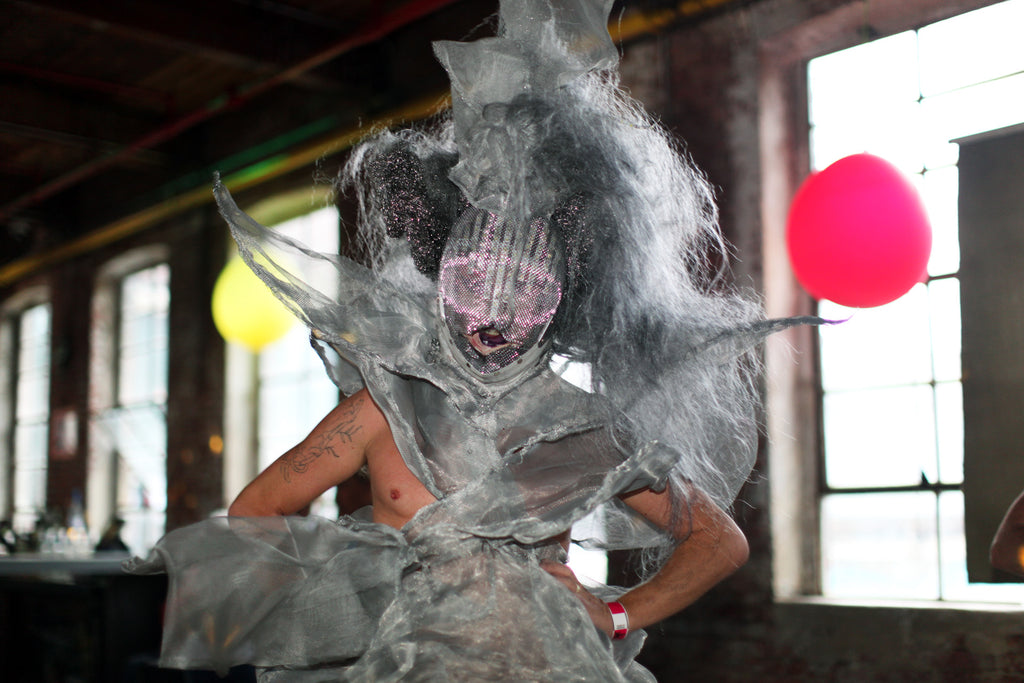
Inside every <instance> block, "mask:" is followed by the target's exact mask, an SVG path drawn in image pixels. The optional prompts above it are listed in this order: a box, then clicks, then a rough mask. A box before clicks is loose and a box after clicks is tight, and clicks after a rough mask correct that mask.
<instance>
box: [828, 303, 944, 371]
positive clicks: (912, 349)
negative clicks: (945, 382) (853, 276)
mask: <svg viewBox="0 0 1024 683" xmlns="http://www.w3.org/2000/svg"><path fill="white" fill-rule="evenodd" d="M818 312H819V314H820V315H822V316H823V317H825V318H828V319H830V320H844V319H845V322H842V323H840V324H838V325H823V326H821V327H820V328H819V332H818V333H819V335H820V339H821V373H822V385H823V387H824V389H825V391H833V390H839V389H857V388H866V387H874V386H891V385H894V384H915V383H918V384H919V383H925V382H928V381H930V380H931V375H932V369H931V358H929V355H928V351H927V349H928V344H929V341H930V335H929V329H928V300H927V296H926V289H925V287H924V286H923V285H917V286H915V287H914V288H913V289H912V290H911V291H910V292H909V293H908V294H907V295H905V296H903V297H901V298H900V299H897V300H896V301H894V302H892V303H891V304H887V305H885V306H879V307H878V308H869V309H863V310H857V309H850V308H844V307H842V306H837V305H836V304H833V303H831V302H828V301H823V302H821V305H820V306H819V308H818Z"/></svg>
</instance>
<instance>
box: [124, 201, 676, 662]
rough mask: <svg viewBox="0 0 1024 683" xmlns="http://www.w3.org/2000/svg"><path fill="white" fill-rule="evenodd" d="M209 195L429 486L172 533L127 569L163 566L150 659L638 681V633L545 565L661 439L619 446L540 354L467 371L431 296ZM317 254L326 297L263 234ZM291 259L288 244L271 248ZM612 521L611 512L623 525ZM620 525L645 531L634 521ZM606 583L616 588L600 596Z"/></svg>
mask: <svg viewBox="0 0 1024 683" xmlns="http://www.w3.org/2000/svg"><path fill="white" fill-rule="evenodd" d="M217 199H218V201H219V203H220V205H221V210H222V212H223V214H224V216H225V217H226V218H227V220H228V221H229V223H230V224H231V227H232V230H233V232H234V235H235V238H236V240H237V241H238V243H239V246H240V248H241V249H242V253H243V256H244V257H245V258H246V259H247V260H248V261H249V262H250V264H251V265H252V266H253V267H254V270H256V272H257V273H259V274H260V275H261V277H263V278H264V279H265V280H266V281H267V282H268V284H271V285H272V286H273V287H274V288H275V290H277V291H279V292H284V293H285V298H286V300H287V301H290V302H292V303H293V305H295V306H296V307H297V309H298V310H299V311H300V312H301V313H302V315H303V317H304V318H306V320H307V323H309V324H311V325H312V327H313V329H314V330H315V332H314V338H315V340H316V341H315V343H316V344H317V346H318V347H319V350H320V351H321V353H322V355H323V357H324V358H325V360H327V363H328V367H329V368H330V371H331V373H332V376H334V377H335V378H336V379H337V380H338V381H339V384H340V385H341V386H342V387H343V388H344V389H345V390H347V391H352V390H354V389H355V388H357V387H358V385H359V384H358V382H359V381H360V378H361V382H362V383H363V384H365V386H366V388H367V389H368V390H369V391H370V393H371V395H372V397H373V399H374V401H375V402H376V403H377V405H378V406H380V408H381V409H382V410H383V412H384V413H385V415H386V417H387V419H388V423H389V425H390V426H391V429H392V433H393V435H394V437H395V441H396V443H397V444H398V447H399V450H400V452H401V454H402V456H403V458H404V460H405V462H406V464H407V465H408V466H409V468H410V470H411V471H412V472H413V473H414V474H415V475H416V476H417V478H419V480H420V481H421V482H423V484H424V485H425V486H426V487H427V488H428V490H430V491H431V493H433V494H434V495H435V496H436V497H437V498H438V501H437V502H436V503H434V504H432V505H429V506H427V507H425V508H423V509H422V510H421V511H420V512H419V513H418V514H417V515H416V516H415V517H414V518H413V519H412V520H411V521H410V522H409V523H408V524H407V525H406V526H405V527H404V528H403V529H401V530H400V531H398V530H395V529H392V528H390V527H387V526H384V525H381V524H375V523H373V522H370V521H365V520H362V521H361V520H356V519H351V518H345V519H342V520H341V521H340V522H337V523H335V522H331V521H328V520H324V519H317V518H267V519H263V518H259V519H247V518H215V519H211V520H207V521H204V522H200V523H199V524H196V525H192V526H190V527H186V528H184V529H179V530H177V531H174V532H172V533H170V534H168V535H167V536H166V537H165V538H164V539H163V540H162V541H161V542H160V543H159V544H158V545H157V547H156V548H155V550H154V551H153V552H152V553H151V555H150V556H149V558H148V559H147V560H145V561H141V560H135V561H134V562H133V563H131V565H130V567H129V569H130V570H131V571H133V572H136V573H146V572H160V571H166V572H168V573H169V574H170V593H169V598H168V606H167V613H166V624H165V632H164V641H163V649H162V657H161V663H162V665H164V666H170V667H176V668H212V669H217V670H224V669H226V668H227V667H229V666H231V665H234V664H239V663H251V664H256V665H259V666H262V667H268V670H267V671H265V672H263V674H262V676H263V680H271V681H303V682H308V681H321V680H324V681H326V680H331V681H367V682H369V681H374V682H382V681H399V680H401V681H449V680H450V681H497V680H509V681H622V680H627V681H649V680H652V678H651V677H650V675H649V673H647V672H646V671H645V670H644V669H642V667H640V666H639V665H637V664H635V663H634V662H633V656H634V655H635V654H636V652H637V651H638V650H639V648H640V645H641V643H642V640H643V637H644V636H643V633H642V632H634V633H633V634H631V635H630V637H629V639H627V640H626V641H623V642H616V643H615V644H614V646H613V644H612V642H611V641H610V640H609V639H608V638H607V637H606V636H604V635H603V634H601V633H599V632H598V631H597V630H596V629H595V628H594V626H593V624H592V623H591V622H590V619H589V618H588V617H587V614H586V612H585V610H584V609H583V607H582V605H581V603H580V602H579V601H578V600H577V599H576V598H575V597H574V596H573V595H572V594H571V593H570V592H569V591H567V590H566V589H565V588H564V586H562V585H561V584H560V583H558V582H557V581H556V580H555V579H554V578H552V577H551V576H550V575H548V574H547V572H545V571H544V570H542V569H541V568H540V565H539V562H540V560H541V559H544V558H548V559H555V560H560V559H564V557H563V554H564V551H563V549H562V547H561V545H560V544H559V543H558V542H557V541H556V540H553V537H555V536H557V535H559V534H561V533H563V532H565V531H566V530H568V529H569V528H570V527H571V525H572V524H573V523H574V522H575V521H576V520H578V519H580V518H581V517H583V516H584V515H586V514H587V513H588V512H590V511H591V510H594V509H595V508H597V507H599V506H601V505H603V504H608V505H609V506H610V510H609V514H608V516H609V518H610V519H616V518H617V519H620V520H626V519H628V518H627V512H626V510H627V509H626V508H624V506H622V505H621V504H620V503H618V501H617V500H616V499H615V496H616V495H617V494H620V493H623V492H626V491H631V490H636V489H639V488H642V487H645V486H653V487H659V486H663V485H664V478H665V477H666V476H667V472H668V471H669V469H670V468H671V466H672V460H673V458H672V455H671V454H670V453H669V452H668V451H663V450H660V449H658V448H657V447H656V446H653V445H652V447H648V448H642V449H638V450H635V451H633V452H631V453H630V452H625V451H624V450H623V449H621V448H620V447H619V446H618V445H617V444H616V443H615V440H614V436H613V434H612V433H611V431H610V429H609V427H608V425H607V421H606V412H605V411H606V409H607V408H606V406H604V405H603V402H602V397H601V396H600V395H598V394H591V393H587V392H585V391H582V390H580V389H578V388H576V387H574V386H572V385H571V384H569V383H567V382H565V381H564V380H562V379H561V378H560V377H558V376H557V375H555V374H554V373H553V372H552V371H551V370H550V369H549V368H548V367H546V366H543V367H538V368H537V369H536V371H535V372H534V373H533V374H532V375H530V376H528V377H527V378H525V379H522V378H520V379H518V380H517V381H515V382H511V383H507V384H497V385H495V384H488V383H482V382H476V381H474V379H473V377H472V376H471V375H469V374H468V373H466V372H465V371H464V370H462V369H460V368H459V366H458V364H456V363H454V362H453V359H452V358H450V357H446V355H445V353H444V350H443V347H441V346H440V345H439V344H438V343H437V328H438V326H440V325H443V324H444V323H443V322H442V321H440V320H439V319H438V316H437V315H436V310H437V309H436V303H435V302H436V299H434V298H433V297H430V296H426V295H424V296H420V297H415V296H409V295H408V294H407V293H405V292H400V291H397V290H392V289H389V288H388V287H386V286H385V285H384V283H381V282H380V281H379V280H377V279H376V278H374V277H373V276H372V274H371V273H370V272H369V271H368V270H364V269H362V268H361V267H360V266H358V265H356V264H354V263H351V262H349V261H347V260H346V259H344V258H340V257H337V256H329V255H315V254H314V253H313V252H309V251H308V250H300V249H299V247H298V245H296V244H295V243H287V240H285V238H283V237H280V236H276V235H275V233H273V232H272V231H270V230H267V229H265V228H262V227H261V226H259V225H258V224H256V223H255V222H254V221H252V219H250V218H249V217H248V216H246V215H245V214H244V213H242V212H241V211H239V210H238V209H237V207H236V206H235V204H234V202H233V201H232V199H231V197H230V196H229V195H228V194H227V192H226V191H225V190H224V189H223V187H222V186H219V185H218V187H217ZM268 241H276V242H277V243H278V246H279V248H281V249H289V250H290V251H291V256H292V257H293V258H303V257H304V258H314V259H316V260H323V261H324V262H325V263H327V264H330V265H331V266H332V267H334V268H336V269H337V271H338V274H339V277H341V278H342V279H343V283H344V287H345V296H343V297H341V299H340V300H339V302H336V303H335V304H333V305H332V306H331V307H329V308H324V309H321V308H319V307H318V306H316V305H315V302H312V301H311V297H310V296H309V292H306V291H304V290H301V288H295V287H294V285H291V284H289V281H293V280H294V279H295V277H294V275H292V274H288V273H285V272H284V271H283V268H282V266H280V265H279V262H278V261H274V260H272V259H271V257H270V256H269V255H268V252H267V250H266V248H265V244H266V243H267V242H268ZM284 260H287V259H282V261H284ZM619 526H620V527H623V525H621V524H620V525H619ZM627 527H628V528H632V530H633V532H632V533H629V534H626V535H628V536H630V537H631V538H629V539H628V545H630V546H636V545H637V544H643V543H645V542H654V534H653V533H652V531H651V529H650V528H649V527H646V526H645V523H643V522H641V521H639V520H638V519H631V520H630V521H629V522H627V523H626V524H625V526H624V527H623V528H627ZM611 595H614V591H609V592H607V594H606V596H607V597H610V596H611Z"/></svg>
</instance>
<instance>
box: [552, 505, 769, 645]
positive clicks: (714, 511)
mask: <svg viewBox="0 0 1024 683" xmlns="http://www.w3.org/2000/svg"><path fill="white" fill-rule="evenodd" d="M626 502H627V503H628V504H629V505H630V506H632V507H633V508H634V509H636V510H638V511H639V512H641V513H642V514H644V516H645V517H647V518H648V519H650V520H652V521H653V522H655V523H658V525H659V526H662V527H663V528H666V529H672V530H673V531H672V532H671V533H672V534H673V536H674V537H675V538H676V539H679V542H678V545H677V546H676V547H675V549H674V550H673V551H672V554H671V555H670V556H669V558H668V559H667V560H666V561H665V564H664V565H663V566H662V567H661V569H660V570H659V571H658V572H657V574H655V575H654V576H653V577H651V578H650V579H649V580H648V581H646V582H645V583H643V584H641V585H639V586H637V587H636V588H633V589H632V590H630V591H628V592H627V593H625V594H624V595H622V596H621V597H620V598H619V600H618V602H620V603H621V604H622V605H623V607H624V608H625V610H626V613H627V615H628V618H629V628H630V629H638V628H644V627H647V626H650V625H651V624H654V623H657V622H658V621H661V620H663V619H666V618H668V617H670V616H672V615H673V614H675V613H676V612H679V611H680V610H682V609H684V608H686V607H688V606H689V605H691V604H693V603H694V602H696V601H697V599H698V598H700V597H701V596H702V595H704V594H705V593H707V592H708V591H709V590H711V588H712V587H714V586H715V585H716V584H717V583H719V582H720V581H721V580H722V579H724V578H726V577H727V576H729V575H730V574H732V573H733V572H735V571H736V570H737V569H739V568H740V567H741V566H742V565H743V564H744V563H745V562H746V561H747V558H748V556H749V552H750V551H749V548H748V546H747V539H746V537H744V535H743V532H742V531H740V529H739V527H737V526H736V523H735V522H733V521H732V519H731V518H730V517H729V516H728V515H727V514H726V513H725V512H724V511H722V510H721V509H719V508H718V507H717V506H716V505H715V504H714V503H713V502H711V501H710V500H709V499H707V498H706V497H705V496H703V495H702V494H700V493H699V492H697V491H691V492H690V498H689V500H688V502H687V504H686V506H685V507H686V513H685V514H684V515H683V517H684V519H678V520H676V521H675V522H674V523H671V520H672V519H673V517H674V516H673V515H672V514H671V506H670V504H669V500H668V498H667V496H666V495H665V494H663V493H662V494H653V493H651V492H643V493H640V494H637V495H631V496H628V497H626ZM544 568H545V569H546V570H547V571H548V572H549V573H551V574H552V575H553V576H555V577H556V578H557V579H558V580H559V581H561V582H562V583H563V584H564V585H565V586H566V587H567V588H568V589H569V590H571V591H572V592H573V593H574V594H575V595H576V596H577V598H579V599H580V601H581V602H583V604H584V606H585V607H586V608H587V613H588V614H589V615H590V618H591V620H592V621H593V622H594V624H595V625H596V626H597V627H598V628H599V629H601V630H602V631H604V632H605V633H607V634H608V635H611V634H612V617H611V613H610V612H609V610H608V606H607V605H606V604H605V603H604V602H602V601H601V600H599V599H598V598H597V597H595V596H594V595H593V594H591V593H590V592H589V591H587V590H586V589H584V588H583V586H582V585H581V584H580V583H579V582H578V581H577V579H576V577H575V576H574V575H573V573H572V571H571V570H570V569H569V568H568V567H566V566H565V565H561V564H557V563H553V562H551V563H545V565H544Z"/></svg>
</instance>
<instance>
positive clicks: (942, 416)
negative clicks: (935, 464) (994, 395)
mask: <svg viewBox="0 0 1024 683" xmlns="http://www.w3.org/2000/svg"><path fill="white" fill-rule="evenodd" d="M935 416H936V424H937V427H938V441H939V481H940V482H942V483H943V484H962V483H963V481H964V393H963V386H962V385H961V384H960V382H943V383H941V384H937V385H936V386H935Z"/></svg>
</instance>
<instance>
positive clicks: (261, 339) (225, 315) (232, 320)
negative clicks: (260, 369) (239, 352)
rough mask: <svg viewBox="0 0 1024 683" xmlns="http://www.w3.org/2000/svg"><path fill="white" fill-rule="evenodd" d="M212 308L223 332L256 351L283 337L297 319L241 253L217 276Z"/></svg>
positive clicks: (214, 319)
mask: <svg viewBox="0 0 1024 683" xmlns="http://www.w3.org/2000/svg"><path fill="white" fill-rule="evenodd" d="M211 309H212V311H213V322H214V324H215V325H216V326H217V331H218V332H220V336H222V337H224V339H226V340H227V341H229V342H234V343H236V344H242V345H243V346H246V347H248V348H249V350H251V351H252V352H253V353H257V352H259V350H260V349H262V348H263V347H264V346H266V345H267V344H269V343H271V342H273V341H277V340H278V339H280V338H281V337H283V336H284V335H285V333H287V332H288V330H289V329H291V326H292V325H293V324H294V323H295V317H294V316H293V315H292V313H291V311H289V310H288V309H287V308H285V306H284V304H282V303H281V302H280V301H278V300H277V297H275V296H274V295H273V294H272V293H271V291H270V289H269V288H268V287H267V286H266V285H265V284H263V281H262V280H260V279H259V278H258V277H256V275H255V273H253V272H252V271H251V270H249V266H247V265H246V264H245V261H243V260H242V258H241V257H240V256H235V257H234V258H232V259H231V260H230V261H228V263H227V265H225V266H224V270H222V271H221V273H220V275H219V276H217V282H216V283H215V284H214V285H213V300H212V301H211Z"/></svg>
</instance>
